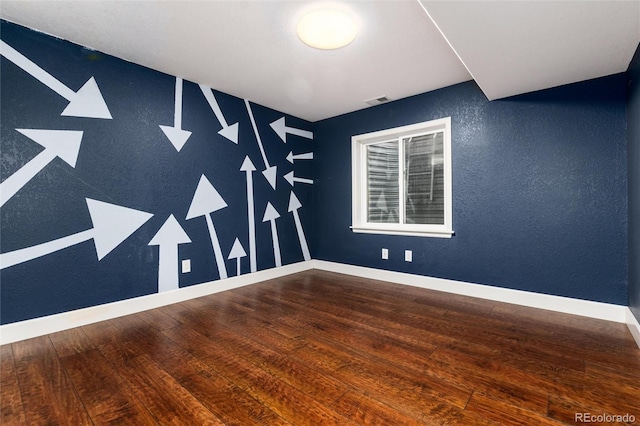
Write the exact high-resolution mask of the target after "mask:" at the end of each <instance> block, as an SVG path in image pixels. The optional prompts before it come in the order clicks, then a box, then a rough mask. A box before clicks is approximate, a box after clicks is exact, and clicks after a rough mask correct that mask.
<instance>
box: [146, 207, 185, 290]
mask: <svg viewBox="0 0 640 426" xmlns="http://www.w3.org/2000/svg"><path fill="white" fill-rule="evenodd" d="M190 242H191V239H190V238H189V236H188V235H187V233H186V232H184V229H182V226H180V224H179V223H178V221H177V220H176V218H175V217H174V216H173V215H171V216H169V218H168V219H167V220H166V221H165V222H164V225H162V227H161V228H160V230H159V231H158V232H157V233H156V235H155V236H154V237H153V239H152V240H151V241H149V245H150V246H160V259H159V261H158V293H161V292H164V291H169V290H177V289H178V288H179V287H180V284H179V283H180V278H179V274H178V244H186V243H190Z"/></svg>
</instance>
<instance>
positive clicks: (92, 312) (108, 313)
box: [0, 261, 313, 345]
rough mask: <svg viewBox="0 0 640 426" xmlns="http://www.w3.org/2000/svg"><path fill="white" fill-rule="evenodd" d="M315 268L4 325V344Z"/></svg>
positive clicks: (0, 332)
mask: <svg viewBox="0 0 640 426" xmlns="http://www.w3.org/2000/svg"><path fill="white" fill-rule="evenodd" d="M312 267H313V265H312V261H306V262H299V263H293V264H291V265H285V266H282V267H279V268H272V269H266V270H264V271H258V272H254V273H251V274H246V275H240V276H237V277H231V278H227V279H224V280H219V281H211V282H207V283H203V284H198V285H193V286H189V287H183V288H180V289H178V290H173V291H167V292H163V293H155V294H149V295H147V296H141V297H136V298H133V299H126V300H120V301H118V302H113V303H106V304H104V305H98V306H91V307H89V308H83V309H77V310H74V311H69V312H63V313H60V314H55V315H48V316H46V317H41V318H34V319H30V320H26V321H20V322H15V323H11V324H5V325H2V326H0V344H2V345H4V344H7V343H13V342H17V341H20V340H25V339H30V338H32V337H38V336H43V335H45V334H50V333H55V332H57V331H62V330H68V329H70V328H74V327H80V326H83V325H87V324H93V323H95V322H99V321H106V320H109V319H113V318H117V317H121V316H125V315H129V314H135V313H137V312H142V311H146V310H148V309H154V308H159V307H160V306H165V305H170V304H172V303H178V302H183V301H185V300H189V299H195V298H196V297H202V296H206V295H209V294H213V293H219V292H221V291H226V290H231V289H234V288H238V287H243V286H246V285H250V284H255V283H257V282H260V281H266V280H270V279H273V278H279V277H282V276H285V275H290V274H294V273H296V272H301V271H306V270H308V269H311V268H312Z"/></svg>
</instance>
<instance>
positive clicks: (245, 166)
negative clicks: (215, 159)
mask: <svg viewBox="0 0 640 426" xmlns="http://www.w3.org/2000/svg"><path fill="white" fill-rule="evenodd" d="M255 170H256V167H255V166H254V165H253V162H252V161H251V159H250V158H249V156H248V155H247V156H246V157H245V158H244V161H243V162H242V166H241V167H240V171H242V172H245V173H246V174H247V218H248V221H249V263H250V265H251V272H256V271H257V270H258V263H257V260H256V218H255V212H254V208H253V174H252V173H253V172H254V171H255Z"/></svg>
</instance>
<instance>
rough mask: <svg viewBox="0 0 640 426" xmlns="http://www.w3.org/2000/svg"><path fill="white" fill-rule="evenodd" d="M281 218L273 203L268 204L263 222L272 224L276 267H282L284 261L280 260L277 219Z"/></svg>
mask: <svg viewBox="0 0 640 426" xmlns="http://www.w3.org/2000/svg"><path fill="white" fill-rule="evenodd" d="M279 217H280V214H279V213H278V212H277V211H276V209H275V208H273V206H272V205H271V203H269V202H268V203H267V208H266V209H265V211H264V217H263V218H262V222H263V223H264V222H271V239H272V240H273V257H274V258H275V260H276V266H282V259H281V258H280V242H279V240H278V230H277V229H276V219H277V218H279Z"/></svg>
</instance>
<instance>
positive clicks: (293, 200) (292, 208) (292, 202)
mask: <svg viewBox="0 0 640 426" xmlns="http://www.w3.org/2000/svg"><path fill="white" fill-rule="evenodd" d="M300 207H302V203H301V202H300V200H298V197H296V194H294V193H293V191H291V196H290V197H289V208H288V211H289V212H291V213H292V214H293V220H294V222H295V223H296V231H298V240H300V248H301V249H302V256H304V260H311V253H309V246H308V245H307V238H306V237H305V236H304V230H303V229H302V222H300V216H299V215H298V209H299V208H300Z"/></svg>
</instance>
